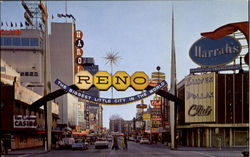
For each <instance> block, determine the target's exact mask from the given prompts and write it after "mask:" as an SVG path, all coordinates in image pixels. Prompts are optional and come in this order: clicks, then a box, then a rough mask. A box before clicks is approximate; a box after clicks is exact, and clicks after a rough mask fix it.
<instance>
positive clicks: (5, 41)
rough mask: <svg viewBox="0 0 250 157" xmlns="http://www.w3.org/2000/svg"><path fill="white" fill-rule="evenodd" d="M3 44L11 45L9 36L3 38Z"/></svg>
mask: <svg viewBox="0 0 250 157" xmlns="http://www.w3.org/2000/svg"><path fill="white" fill-rule="evenodd" d="M4 45H5V46H11V38H4Z"/></svg>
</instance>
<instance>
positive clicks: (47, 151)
mask: <svg viewBox="0 0 250 157" xmlns="http://www.w3.org/2000/svg"><path fill="white" fill-rule="evenodd" d="M48 152H50V151H43V152H37V153H32V152H31V153H29V152H27V153H8V154H3V155H5V156H8V155H35V154H45V153H48ZM1 155H2V154H1Z"/></svg>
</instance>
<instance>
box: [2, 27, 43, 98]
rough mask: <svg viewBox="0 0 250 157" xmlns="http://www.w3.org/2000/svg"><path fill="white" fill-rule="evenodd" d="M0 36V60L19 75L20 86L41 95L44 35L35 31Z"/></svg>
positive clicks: (27, 30) (28, 30)
mask: <svg viewBox="0 0 250 157" xmlns="http://www.w3.org/2000/svg"><path fill="white" fill-rule="evenodd" d="M12 31H15V32H16V33H15V34H13V35H11V34H10V35H7V33H5V35H1V58H2V59H3V60H4V61H5V62H6V63H7V64H8V65H10V66H11V67H12V68H13V69H15V70H16V71H17V72H18V73H20V76H21V80H20V83H21V85H22V86H24V87H27V88H28V89H30V90H32V91H34V92H36V93H37V94H39V95H43V48H44V34H43V32H42V31H40V30H36V29H21V30H19V33H17V31H18V30H13V29H12Z"/></svg>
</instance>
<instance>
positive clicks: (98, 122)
mask: <svg viewBox="0 0 250 157" xmlns="http://www.w3.org/2000/svg"><path fill="white" fill-rule="evenodd" d="M83 69H84V70H86V71H89V72H90V73H91V74H92V75H95V74H96V73H97V72H98V71H99V66H98V65H95V62H94V58H86V57H85V58H84V64H83ZM85 93H86V94H89V95H92V96H95V97H99V96H100V93H99V90H98V89H97V88H96V87H92V88H90V90H89V91H85ZM85 106H88V108H89V111H86V112H89V114H87V115H86V116H88V115H89V117H88V118H87V117H86V120H87V121H88V120H89V122H86V129H88V123H89V129H91V130H96V131H97V132H99V133H100V131H101V129H102V127H103V125H102V124H103V118H102V111H103V108H102V106H101V105H99V104H94V103H89V102H85ZM86 108H87V107H86Z"/></svg>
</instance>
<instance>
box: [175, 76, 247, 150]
mask: <svg viewBox="0 0 250 157" xmlns="http://www.w3.org/2000/svg"><path fill="white" fill-rule="evenodd" d="M248 80H249V73H248V72H241V73H237V74H236V73H234V74H218V73H208V74H201V75H189V76H187V77H185V79H184V80H182V81H181V82H180V83H179V86H178V97H179V98H180V99H182V100H183V101H184V102H185V103H184V104H178V120H177V135H179V137H180V138H179V141H178V142H179V144H183V145H187V146H198V147H220V146H222V147H234V146H235V147H236V146H247V145H248V142H247V141H248V138H249V136H248V135H249V118H248V117H249V110H248V107H249V104H248V102H249V97H248V95H249V81H248Z"/></svg>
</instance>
